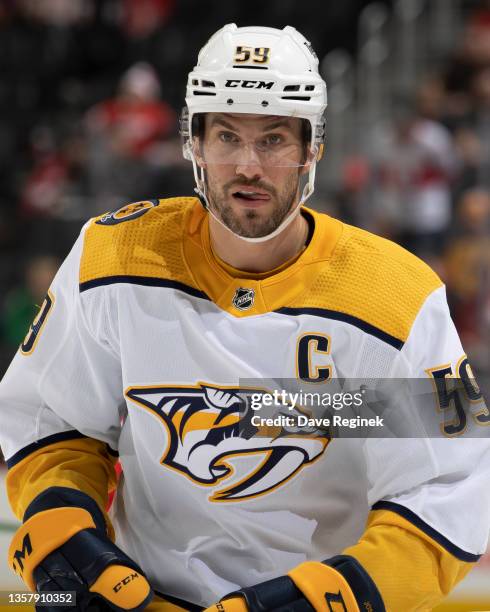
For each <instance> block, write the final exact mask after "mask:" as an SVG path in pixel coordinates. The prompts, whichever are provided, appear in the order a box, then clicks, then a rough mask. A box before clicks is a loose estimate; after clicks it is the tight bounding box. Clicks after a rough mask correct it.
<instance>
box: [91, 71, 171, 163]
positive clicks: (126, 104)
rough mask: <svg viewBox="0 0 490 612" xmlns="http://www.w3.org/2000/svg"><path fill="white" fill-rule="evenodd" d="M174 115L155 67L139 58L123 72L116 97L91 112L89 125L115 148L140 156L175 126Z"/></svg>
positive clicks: (130, 154) (117, 150)
mask: <svg viewBox="0 0 490 612" xmlns="http://www.w3.org/2000/svg"><path fill="white" fill-rule="evenodd" d="M175 119H176V117H175V113H174V111H173V110H172V108H171V107H170V106H169V105H168V104H166V103H165V102H163V101H162V100H160V84H159V82H158V78H157V76H156V74H155V71H154V70H153V68H152V67H151V66H150V65H149V64H146V63H144V62H140V63H138V64H135V65H134V66H132V67H131V68H130V69H129V70H128V71H127V72H126V73H125V74H124V75H123V77H122V79H121V82H120V84H119V91H118V93H117V94H116V96H115V97H114V98H111V99H109V100H105V101H103V102H101V103H100V104H98V105H96V106H95V107H94V108H92V109H91V110H90V111H89V112H88V115H87V127H88V129H89V131H90V132H91V133H92V135H93V136H100V137H101V138H103V139H104V140H106V139H108V140H109V141H110V143H111V144H112V147H113V149H114V151H115V152H117V153H119V154H122V155H128V156H133V157H138V156H141V155H144V154H145V153H147V152H148V150H149V149H150V148H151V146H152V145H153V144H154V143H155V142H156V140H158V139H159V138H162V137H166V136H168V135H170V134H171V133H172V132H173V131H174V130H175Z"/></svg>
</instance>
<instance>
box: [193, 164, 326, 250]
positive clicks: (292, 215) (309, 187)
mask: <svg viewBox="0 0 490 612" xmlns="http://www.w3.org/2000/svg"><path fill="white" fill-rule="evenodd" d="M192 165H193V168H194V178H195V181H196V185H197V187H195V188H194V191H195V192H196V193H197V194H198V196H199V199H200V200H201V203H202V205H203V206H204V208H205V209H206V210H207V211H208V213H209V214H210V215H211V216H212V217H213V219H215V220H216V221H217V222H218V223H219V224H220V225H221V226H222V227H224V228H225V229H227V230H228V231H229V232H230V233H232V234H233V235H234V236H236V237H237V238H240V240H243V241H245V242H249V243H255V244H259V243H261V242H267V241H268V240H271V239H272V238H275V237H276V236H278V235H279V234H280V233H281V232H283V231H284V230H285V229H286V228H287V227H288V225H290V224H291V223H292V222H293V221H294V219H296V217H297V216H298V215H299V213H300V210H301V205H302V204H304V203H305V202H306V200H307V199H308V198H309V197H310V196H311V194H312V193H313V191H314V189H315V172H316V161H314V162H312V164H311V166H310V170H309V172H308V182H307V183H306V185H305V186H304V188H303V193H302V194H301V198H300V199H299V201H298V203H297V204H296V206H295V207H294V208H293V209H292V210H291V211H290V212H289V213H288V214H287V215H286V217H285V218H284V219H283V220H282V222H281V223H280V224H279V225H278V226H277V227H276V229H275V230H273V231H272V232H270V233H269V234H266V235H265V236H260V237H259V238H248V237H246V236H240V234H237V233H236V232H234V231H233V230H231V229H230V228H229V227H228V226H227V225H226V224H225V223H223V221H222V220H221V219H220V218H219V217H218V216H217V215H216V214H215V213H214V212H213V210H212V208H211V206H210V204H209V200H208V198H207V195H206V182H205V179H204V168H202V167H201V168H200V170H201V176H199V173H198V170H197V163H196V161H195V159H194V156H192Z"/></svg>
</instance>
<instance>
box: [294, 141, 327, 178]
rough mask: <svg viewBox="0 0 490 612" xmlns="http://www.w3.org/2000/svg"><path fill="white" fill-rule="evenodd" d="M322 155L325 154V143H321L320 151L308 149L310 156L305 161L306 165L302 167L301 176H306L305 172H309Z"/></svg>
mask: <svg viewBox="0 0 490 612" xmlns="http://www.w3.org/2000/svg"><path fill="white" fill-rule="evenodd" d="M322 155H323V145H320V147H319V149H318V151H316V152H314V151H308V157H307V160H306V162H305V165H304V166H301V167H300V172H299V174H300V176H304V175H305V174H308V172H309V171H310V168H311V164H314V163H315V162H317V161H320V159H321V158H322Z"/></svg>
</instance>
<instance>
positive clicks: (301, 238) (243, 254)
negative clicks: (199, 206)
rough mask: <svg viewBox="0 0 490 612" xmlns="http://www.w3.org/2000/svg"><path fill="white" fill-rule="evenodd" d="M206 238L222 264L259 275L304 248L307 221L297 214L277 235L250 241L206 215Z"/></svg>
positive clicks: (276, 266) (279, 264)
mask: <svg viewBox="0 0 490 612" xmlns="http://www.w3.org/2000/svg"><path fill="white" fill-rule="evenodd" d="M209 237H210V241H211V247H212V249H213V251H214V253H215V254H216V255H217V256H218V257H219V258H220V259H222V260H223V261H224V262H225V263H227V264H228V265H230V266H232V267H233V268H237V269H238V270H243V272H251V273H257V274H258V273H261V272H268V271H269V270H273V269H274V268H278V267H279V266H281V265H282V264H284V263H286V261H288V260H290V259H293V258H294V257H295V256H296V255H298V254H299V253H300V252H301V251H302V250H303V247H304V245H305V243H306V239H307V238H308V222H307V221H306V219H305V218H304V217H303V215H301V214H299V215H297V217H296V218H295V219H294V221H292V222H291V224H290V225H288V226H287V227H286V228H285V229H284V231H282V232H281V233H280V234H279V235H277V236H275V237H274V238H271V239H270V240H266V241H265V242H259V243H253V242H246V241H245V240H242V239H241V238H239V237H238V236H236V235H235V234H233V233H232V232H231V231H230V230H228V229H227V228H226V227H223V225H221V224H220V223H218V222H217V221H216V219H215V218H214V217H213V216H212V215H209Z"/></svg>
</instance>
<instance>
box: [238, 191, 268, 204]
mask: <svg viewBox="0 0 490 612" xmlns="http://www.w3.org/2000/svg"><path fill="white" fill-rule="evenodd" d="M232 197H233V199H234V200H238V201H239V202H240V203H241V204H245V205H246V206H260V205H261V204H263V203H265V202H268V201H269V200H270V199H271V196H270V195H269V194H268V193H267V192H266V191H263V190H262V189H254V188H249V189H247V188H242V189H237V190H236V191H233V193H232Z"/></svg>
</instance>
